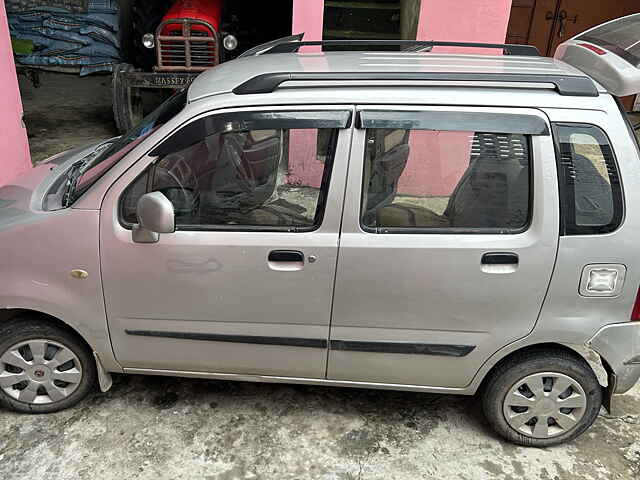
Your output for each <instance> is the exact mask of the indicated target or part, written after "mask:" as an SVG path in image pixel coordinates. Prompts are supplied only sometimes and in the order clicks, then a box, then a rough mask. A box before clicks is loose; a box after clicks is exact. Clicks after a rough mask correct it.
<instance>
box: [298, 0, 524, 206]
mask: <svg viewBox="0 0 640 480" xmlns="http://www.w3.org/2000/svg"><path fill="white" fill-rule="evenodd" d="M402 9H403V10H402V15H401V16H402V18H401V27H402V37H403V38H415V39H416V40H442V41H447V40H448V41H461V42H465V41H466V42H485V43H504V40H505V37H506V34H507V26H508V23H509V14H510V10H511V0H456V1H443V0H421V1H420V0H402ZM323 12H324V0H294V4H293V33H299V32H306V34H305V39H306V40H320V39H322V24H323ZM416 15H418V21H417V22H415V17H416ZM412 18H413V23H412V22H411V19H412ZM416 24H417V29H416ZM434 51H435V52H438V51H440V52H445V51H446V52H452V53H471V52H474V53H477V52H478V51H480V52H481V53H488V54H500V53H501V52H500V51H499V50H495V49H486V50H485V49H480V50H478V49H474V50H473V51H470V50H469V49H467V48H438V49H434ZM316 61H317V62H323V61H324V59H323V58H322V57H321V56H318V57H317V60H316ZM471 137H472V132H443V133H438V132H424V131H415V132H412V133H411V135H410V138H409V145H410V153H409V159H408V161H407V165H406V167H405V169H404V172H403V175H402V177H401V178H400V181H399V184H398V192H399V193H403V194H407V195H424V194H427V193H428V194H432V195H448V194H450V193H451V191H452V190H453V188H455V186H456V184H457V183H458V181H459V179H460V176H461V175H462V173H463V172H464V171H465V170H466V168H467V166H468V164H469V150H470V138H471ZM316 143H317V140H316V134H315V132H313V131H295V130H293V131H292V132H291V136H290V150H289V162H290V163H289V181H290V182H292V183H299V184H303V185H313V186H318V185H317V184H319V180H318V179H319V178H321V177H319V176H318V171H317V170H318V168H321V167H322V166H321V165H320V164H319V163H318V162H317V160H316Z"/></svg>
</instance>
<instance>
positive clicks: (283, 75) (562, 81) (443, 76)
mask: <svg viewBox="0 0 640 480" xmlns="http://www.w3.org/2000/svg"><path fill="white" fill-rule="evenodd" d="M377 80H382V81H385V80H387V81H389V80H391V81H400V82H404V81H444V82H500V83H501V82H505V83H506V82H511V83H513V82H515V83H551V84H553V86H554V90H555V91H557V92H558V93H559V94H560V95H569V96H577V97H597V96H598V89H597V88H596V86H595V84H594V83H593V81H592V80H591V79H590V78H589V77H586V76H578V75H553V74H547V75H543V74H520V73H475V72H473V73H429V72H275V73H263V74H261V75H257V76H255V77H253V78H250V79H249V80H247V81H245V82H243V83H241V84H240V85H238V86H237V87H235V88H234V89H233V93H235V94H236V95H250V94H255V93H271V92H273V91H274V90H275V89H276V88H278V87H279V86H280V85H281V84H282V83H284V82H317V81H321V82H322V81H326V82H332V81H333V82H336V81H337V82H339V81H361V82H363V81H364V82H366V81H377Z"/></svg>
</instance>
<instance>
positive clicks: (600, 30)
mask: <svg viewBox="0 0 640 480" xmlns="http://www.w3.org/2000/svg"><path fill="white" fill-rule="evenodd" d="M576 40H583V41H585V42H589V43H593V44H595V45H599V46H601V47H603V48H606V49H607V50H609V51H610V52H613V53H615V54H617V55H618V56H620V57H621V58H624V59H625V60H626V61H627V62H629V63H630V64H632V65H633V66H635V67H639V66H640V14H636V15H630V16H628V17H624V18H621V19H619V20H614V21H612V22H608V23H605V24H604V25H601V26H599V27H596V28H594V29H592V30H588V31H587V32H585V33H584V35H580V36H578V37H576Z"/></svg>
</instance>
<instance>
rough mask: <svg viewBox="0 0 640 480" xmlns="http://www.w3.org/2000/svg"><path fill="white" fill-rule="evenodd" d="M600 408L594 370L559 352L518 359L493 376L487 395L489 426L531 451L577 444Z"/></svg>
mask: <svg viewBox="0 0 640 480" xmlns="http://www.w3.org/2000/svg"><path fill="white" fill-rule="evenodd" d="M565 387H566V388H565ZM601 404H602V387H601V386H600V384H599V382H598V379H597V377H596V376H595V374H594V372H593V370H592V369H591V367H590V366H589V364H588V363H587V362H586V361H585V360H584V359H582V358H580V357H578V356H577V354H576V355H574V354H572V353H570V352H567V351H563V350H559V349H558V350H548V349H541V350H530V351H527V352H523V353H521V354H516V355H514V356H513V357H511V358H509V359H508V360H506V361H505V362H503V363H502V364H499V365H498V366H497V367H496V368H495V369H494V370H493V371H492V372H491V374H490V375H489V377H488V378H487V380H486V382H485V384H484V388H483V391H482V408H483V411H484V414H485V417H486V419H487V421H488V422H489V424H490V425H491V426H492V427H493V429H494V430H495V431H496V432H497V433H498V434H499V435H501V436H502V437H503V438H505V439H506V440H508V441H509V442H512V443H515V444H518V445H522V446H526V447H549V446H552V445H557V444H560V443H563V442H568V441H570V440H572V439H574V438H576V437H577V436H579V435H581V434H582V433H584V431H585V430H587V429H588V428H589V427H590V426H591V425H592V424H593V422H594V421H595V419H596V417H597V416H598V413H599V411H600V406H601ZM563 405H564V407H563ZM528 417H529V418H528ZM541 419H542V421H541ZM545 420H546V421H545Z"/></svg>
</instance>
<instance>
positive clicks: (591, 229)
mask: <svg viewBox="0 0 640 480" xmlns="http://www.w3.org/2000/svg"><path fill="white" fill-rule="evenodd" d="M555 131H556V136H557V142H558V149H559V154H560V168H559V178H560V198H561V202H562V205H561V206H562V212H563V223H564V232H565V233H566V234H573V235H579V234H592V233H606V232H610V231H612V230H614V229H615V228H616V227H617V226H618V225H619V224H620V221H621V220H622V194H621V191H620V181H619V177H618V170H617V167H616V163H615V158H614V155H613V151H612V149H611V146H610V144H609V141H608V139H607V138H606V136H605V134H604V132H603V131H602V130H600V129H599V128H598V127H596V126H593V125H585V124H558V125H556V126H555Z"/></svg>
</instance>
